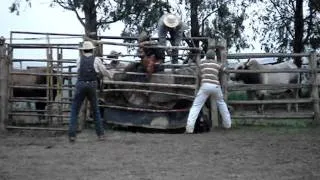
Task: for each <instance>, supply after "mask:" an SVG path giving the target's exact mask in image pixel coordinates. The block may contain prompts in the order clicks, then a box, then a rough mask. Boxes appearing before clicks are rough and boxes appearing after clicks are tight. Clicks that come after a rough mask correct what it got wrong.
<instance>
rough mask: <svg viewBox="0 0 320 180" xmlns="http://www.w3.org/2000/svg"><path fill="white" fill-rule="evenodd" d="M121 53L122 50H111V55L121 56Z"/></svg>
mask: <svg viewBox="0 0 320 180" xmlns="http://www.w3.org/2000/svg"><path fill="white" fill-rule="evenodd" d="M120 54H121V52H117V51H115V50H112V51H111V52H110V55H111V56H119V55H120Z"/></svg>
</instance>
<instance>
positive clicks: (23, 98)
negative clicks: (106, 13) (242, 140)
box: [0, 31, 320, 131]
mask: <svg viewBox="0 0 320 180" xmlns="http://www.w3.org/2000/svg"><path fill="white" fill-rule="evenodd" d="M17 35H20V37H19V36H18V37H17ZM26 35H29V36H30V37H26ZM34 36H39V37H37V38H38V39H42V40H43V41H44V42H43V43H22V42H21V41H23V40H34V39H37V38H35V37H34ZM55 38H56V39H61V38H62V39H66V41H67V42H68V43H61V42H59V43H55V41H54V40H55ZM105 39H107V40H121V41H122V40H123V39H124V38H123V37H114V36H102V37H100V41H99V42H98V44H99V46H100V48H99V49H100V52H101V56H102V57H101V58H102V59H105V60H114V59H112V58H108V56H107V54H106V53H104V52H103V51H104V49H105V48H104V46H105V45H107V46H108V45H113V46H125V47H131V48H133V49H134V48H136V47H138V45H137V44H134V43H120V42H111V41H108V42H106V41H103V40H105ZM200 39H201V38H200ZM14 40H16V41H17V42H15V41H14ZM19 40H21V41H19ZM126 40H132V41H135V40H137V38H127V39H126ZM211 40H212V39H211ZM82 41H83V35H82V34H60V33H36V32H20V31H13V32H11V37H10V43H9V44H6V43H5V41H4V39H2V40H0V63H1V65H0V74H1V76H0V84H1V87H0V98H1V99H0V103H1V104H0V105H1V109H0V128H1V130H5V129H45V130H62V131H65V130H67V125H68V120H69V118H70V115H69V114H70V112H69V111H70V104H71V99H72V96H73V90H74V83H75V80H74V78H75V77H76V72H75V69H74V68H75V67H76V66H75V65H76V64H75V63H76V58H75V57H78V53H79V52H78V46H79V42H82ZM214 44H216V45H217V46H216V48H217V49H219V51H218V52H219V58H218V59H220V60H221V61H222V62H223V63H227V60H229V59H246V58H264V57H291V58H292V57H307V58H309V65H310V68H309V69H296V70H281V71H279V70H230V69H227V70H226V71H224V72H225V73H224V74H223V78H222V79H223V82H222V87H223V91H224V95H225V100H226V101H227V103H228V105H230V106H232V107H235V111H234V112H233V114H232V118H233V119H237V120H239V121H244V122H247V121H265V120H277V119H302V120H309V121H312V122H315V123H319V113H320V111H319V92H318V84H317V81H316V76H317V73H318V71H319V70H320V69H318V67H317V63H316V59H317V58H318V56H319V55H317V54H316V53H301V54H280V53H269V54H268V53H267V54H265V53H264V54H254V53H249V54H227V50H226V46H225V45H226V43H225V42H224V41H222V42H220V41H217V42H214ZM159 48H165V47H159ZM173 48H177V49H180V50H188V51H189V50H193V49H192V48H188V47H173ZM107 49H108V51H110V50H112V49H113V47H108V48H107ZM196 50H199V49H196ZM16 51H22V52H20V53H19V54H22V57H16V56H15V53H14V52H16ZM39 52H42V54H43V57H42V58H39V57H38V58H34V57H32V58H26V57H27V55H28V54H30V53H39ZM180 52H181V51H180ZM68 54H72V56H71V57H67V56H68ZM179 55H180V57H183V56H186V54H179ZM24 56H25V57H24ZM135 56H136V54H122V55H121V57H129V59H118V61H120V62H127V63H132V62H133V61H135V60H134V57H135ZM196 57H197V58H196V60H197V61H199V60H200V54H199V53H198V54H196ZM33 63H35V64H36V65H33ZM37 63H38V64H37ZM14 64H16V65H15V66H19V65H20V68H18V69H27V67H24V66H26V64H28V66H36V67H29V70H30V71H15V70H14V69H17V68H16V67H13V66H14ZM30 64H32V65H30ZM165 66H166V67H167V68H169V69H170V68H172V67H174V66H176V67H179V68H181V67H191V66H194V65H192V64H183V65H182V64H180V65H172V64H170V63H168V64H166V65H165ZM39 67H45V71H44V72H39V71H34V72H32V70H31V69H37V68H39ZM281 72H282V73H284V72H286V73H310V74H311V75H312V77H313V78H311V80H312V81H311V82H310V83H309V84H301V83H299V84H286V85H284V84H281V85H279V84H274V85H271V84H268V85H261V84H255V85H252V84H250V85H246V84H230V83H229V75H230V74H231V73H281ZM113 73H114V74H121V73H123V72H122V71H121V70H117V71H115V72H113ZM196 73H198V72H196ZM126 74H128V75H134V76H140V75H144V74H143V73H126ZM39 76H42V77H44V78H42V81H43V82H41V83H39V82H37V83H29V84H28V83H27V80H28V78H29V79H32V78H31V77H39ZM153 76H159V77H161V76H172V77H178V78H179V77H184V78H191V79H193V80H194V83H192V84H175V83H170V84H168V83H164V82H160V83H159V82H157V83H150V82H149V83H147V82H128V81H112V80H111V81H110V80H104V81H103V86H107V87H110V86H113V87H114V88H104V89H102V90H100V91H99V92H100V94H107V93H110V92H126V91H130V92H142V93H154V94H159V95H161V94H166V95H174V96H179V97H185V98H186V99H188V100H189V101H191V102H192V100H193V98H194V95H195V93H196V91H197V89H198V87H199V81H198V76H197V75H195V74H194V75H189V76H186V75H179V74H170V73H169V74H158V73H156V74H153ZM14 77H20V78H17V79H15V78H14ZM16 81H18V82H19V83H20V84H19V83H13V82H16ZM120 86H121V88H119V87H120ZM302 87H311V88H312V93H311V97H308V98H296V99H267V100H233V99H229V95H230V94H232V93H233V92H238V91H248V90H266V89H267V90H274V89H280V88H289V89H292V88H296V89H299V88H302ZM19 88H20V89H24V90H28V91H29V92H30V91H31V92H36V93H39V92H41V93H44V95H43V94H42V95H39V94H38V95H35V96H33V97H32V96H29V95H28V94H30V93H28V94H22V95H20V96H13V93H14V89H19ZM158 88H172V89H175V88H182V89H186V90H188V91H189V93H187V94H181V93H180V94H179V93H171V92H165V91H159V90H157V89H158ZM190 91H191V92H192V93H191V95H190ZM210 101H211V103H210V104H211V107H210V108H209V113H210V117H209V118H210V119H211V120H212V125H213V126H214V127H217V126H219V125H221V123H220V122H219V120H218V119H219V118H218V111H217V107H216V105H215V102H214V100H213V98H211V100H210ZM37 103H42V104H45V108H42V109H39V108H36V107H35V106H36V105H35V104H37ZM288 103H290V104H299V107H301V108H300V110H299V112H287V111H286V109H285V108H282V109H281V108H280V106H279V109H277V111H276V112H275V111H271V112H269V113H265V114H259V113H256V112H255V111H254V110H250V111H245V110H248V109H250V108H248V107H251V106H253V107H256V106H257V105H261V104H264V105H267V106H268V105H269V106H270V107H277V108H278V106H277V105H284V104H288ZM306 104H307V105H306ZM21 106H22V108H21ZM86 106H87V103H84V106H83V108H82V110H81V113H82V114H81V115H80V121H79V123H80V124H79V130H81V128H83V124H84V122H85V121H87V120H88V119H89V120H90V113H89V112H88V111H87V109H88V108H86ZM101 108H107V109H113V110H122V111H123V112H138V113H139V112H150V113H163V112H164V113H171V112H173V113H174V112H180V111H181V112H183V113H185V114H187V113H188V111H189V108H183V109H166V110H163V109H161V110H159V109H150V108H139V107H129V106H125V105H123V106H119V105H113V104H104V105H101ZM303 108H304V109H303ZM251 109H252V108H251ZM270 109H272V110H274V108H270ZM155 118H157V117H155ZM107 121H110V122H111V123H117V121H114V120H108V119H107ZM185 121H186V117H185V116H184V117H183V122H180V124H179V126H173V127H182V126H183V125H184V123H185ZM119 123H120V124H126V125H135V122H133V123H127V122H119ZM140 125H141V124H140ZM142 126H145V127H150V126H148V125H142ZM163 128H166V127H163Z"/></svg>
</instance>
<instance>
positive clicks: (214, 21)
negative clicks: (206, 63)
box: [179, 0, 249, 50]
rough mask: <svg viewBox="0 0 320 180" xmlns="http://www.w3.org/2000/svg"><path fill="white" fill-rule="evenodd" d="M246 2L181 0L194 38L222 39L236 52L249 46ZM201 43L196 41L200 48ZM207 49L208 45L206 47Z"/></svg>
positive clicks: (234, 0)
mask: <svg viewBox="0 0 320 180" xmlns="http://www.w3.org/2000/svg"><path fill="white" fill-rule="evenodd" d="M245 2H246V1H241V2H240V3H239V2H238V1H237V0H230V1H224V0H216V1H210V0H185V1H184V0H180V1H179V3H180V4H184V5H186V9H185V11H186V14H187V15H189V16H190V21H189V22H188V24H190V27H191V36H192V37H199V36H203V37H208V36H209V37H213V38H217V37H222V38H224V39H226V40H227V46H228V48H230V47H235V48H236V50H240V49H242V48H246V47H248V46H249V43H248V41H247V38H246V37H245V36H244V34H243V33H242V32H243V31H244V25H243V22H244V20H245V19H246V18H247V15H246V8H247V6H246V3H245ZM198 43H199V42H198V41H196V40H195V41H194V44H195V45H196V46H198V45H199V44H198ZM204 48H205V49H206V44H205V47H204Z"/></svg>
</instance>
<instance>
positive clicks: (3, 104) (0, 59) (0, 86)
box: [0, 36, 9, 132]
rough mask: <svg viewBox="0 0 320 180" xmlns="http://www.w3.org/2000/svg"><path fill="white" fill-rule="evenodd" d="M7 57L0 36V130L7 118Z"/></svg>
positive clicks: (3, 42) (3, 127)
mask: <svg viewBox="0 0 320 180" xmlns="http://www.w3.org/2000/svg"><path fill="white" fill-rule="evenodd" d="M8 73H9V71H8V59H7V51H6V44H5V39H4V37H2V36H1V37H0V131H1V132H4V131H5V130H6V128H5V127H6V122H7V118H8V111H7V110H8V108H7V107H8Z"/></svg>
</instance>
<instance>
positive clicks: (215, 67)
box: [186, 50, 231, 133]
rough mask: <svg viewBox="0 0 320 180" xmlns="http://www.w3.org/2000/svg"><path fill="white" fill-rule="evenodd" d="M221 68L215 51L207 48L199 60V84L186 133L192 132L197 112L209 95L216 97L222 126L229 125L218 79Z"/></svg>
mask: <svg viewBox="0 0 320 180" xmlns="http://www.w3.org/2000/svg"><path fill="white" fill-rule="evenodd" d="M221 69H222V66H221V65H220V64H219V63H218V62H217V60H216V59H215V52H214V51H213V50H208V52H207V54H206V59H202V60H201V62H200V72H201V86H200V89H199V91H198V93H197V96H196V98H195V99H194V101H193V104H192V107H191V109H190V111H189V116H188V121H187V126H186V133H193V132H194V126H195V123H196V120H197V118H198V115H199V112H200V110H201V108H202V106H203V105H204V103H205V102H206V100H207V98H208V97H209V96H210V95H212V96H214V98H215V99H216V102H217V106H218V109H219V111H220V114H221V116H222V125H223V127H224V128H227V129H228V128H230V127H231V118H230V112H229V110H228V107H227V104H226V103H225V101H224V99H223V94H222V90H221V86H220V81H219V73H220V70H221Z"/></svg>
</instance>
